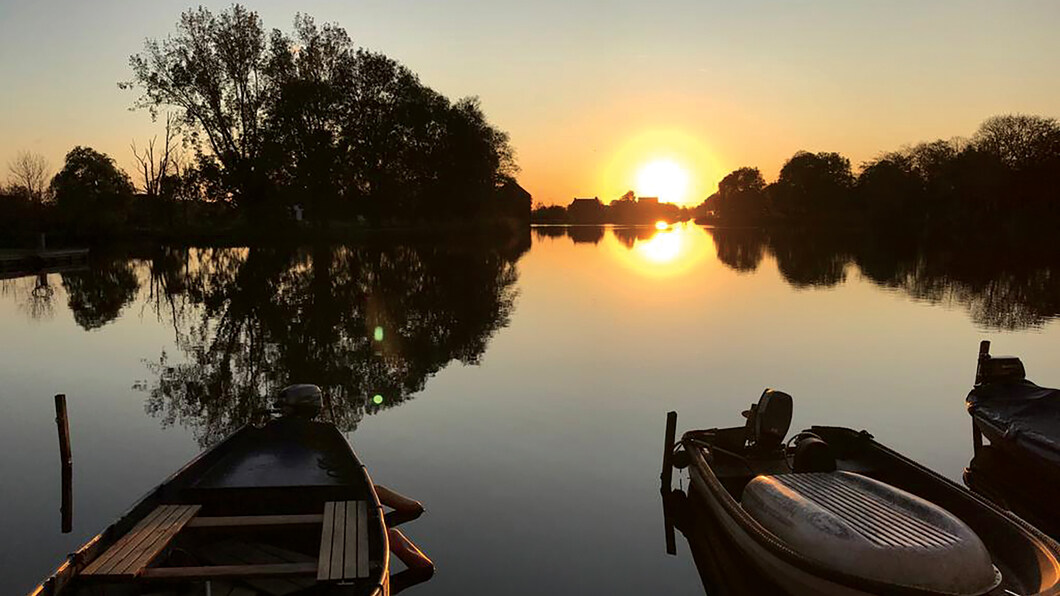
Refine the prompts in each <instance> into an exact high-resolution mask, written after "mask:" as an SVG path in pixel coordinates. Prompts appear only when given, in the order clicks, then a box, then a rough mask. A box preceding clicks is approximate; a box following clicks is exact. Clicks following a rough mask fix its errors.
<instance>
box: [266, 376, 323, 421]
mask: <svg viewBox="0 0 1060 596" xmlns="http://www.w3.org/2000/svg"><path fill="white" fill-rule="evenodd" d="M323 403H324V399H323V393H322V392H321V391H320V387H317V386H316V385H310V384H308V383H302V384H298V385H289V386H287V387H284V388H283V389H282V390H281V391H280V393H279V394H277V396H276V409H277V410H279V411H280V414H281V415H282V416H297V417H299V418H315V417H316V416H317V415H318V414H320V410H321V408H322V407H323Z"/></svg>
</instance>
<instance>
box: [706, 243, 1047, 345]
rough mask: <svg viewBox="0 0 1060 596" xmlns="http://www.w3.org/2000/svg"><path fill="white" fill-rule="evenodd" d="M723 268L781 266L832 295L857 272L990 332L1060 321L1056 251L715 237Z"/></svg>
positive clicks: (789, 276) (796, 282)
mask: <svg viewBox="0 0 1060 596" xmlns="http://www.w3.org/2000/svg"><path fill="white" fill-rule="evenodd" d="M708 233H709V234H710V235H711V237H712V239H713V240H714V246H715V249H716V252H717V255H718V260H719V261H721V262H722V263H724V264H725V265H727V266H729V267H730V268H732V269H734V270H736V271H739V272H753V271H755V270H756V269H757V268H758V267H759V265H760V264H761V263H762V260H763V257H764V256H771V257H773V258H774V259H775V261H776V264H777V270H778V271H779V272H780V274H781V275H782V276H783V277H784V279H785V281H787V282H788V283H789V284H791V285H792V286H794V287H797V288H807V287H831V286H835V285H837V284H840V283H843V282H844V281H845V280H846V279H847V276H848V275H849V274H850V273H851V272H852V271H857V272H860V274H861V275H862V276H863V277H865V278H867V279H869V280H871V281H872V282H873V283H875V284H877V285H879V286H882V287H886V288H892V289H895V290H899V291H902V292H905V293H906V294H908V295H909V296H911V297H913V298H915V299H917V300H925V301H928V302H932V303H939V304H958V305H961V306H963V307H964V308H965V309H967V310H968V312H969V313H970V314H971V316H972V319H973V320H974V321H975V322H976V324H978V325H980V326H982V327H986V328H990V329H1008V330H1014V329H1022V328H1026V327H1033V326H1039V325H1042V324H1044V323H1045V322H1047V321H1049V320H1050V319H1053V318H1055V317H1056V316H1058V315H1060V277H1058V276H1057V275H1056V274H1055V273H1056V271H1055V268H1056V263H1058V262H1060V255H1058V254H1057V247H1056V246H1052V245H1049V244H1048V243H1041V242H1034V241H1033V240H1031V239H1028V240H1027V242H1026V243H1025V244H1022V245H1019V246H1013V245H1012V244H1011V243H1004V242H1000V241H991V240H989V239H987V238H980V239H979V241H978V242H975V243H964V244H960V243H940V242H928V241H925V240H922V239H919V238H915V237H908V236H905V235H903V234H900V233H891V232H886V231H884V232H882V233H871V232H865V231H858V232H853V231H828V230H820V229H815V230H808V229H788V230H768V231H767V230H762V229H754V228H746V229H710V230H708Z"/></svg>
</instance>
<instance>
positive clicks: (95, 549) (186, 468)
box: [28, 419, 390, 596]
mask: <svg viewBox="0 0 1060 596" xmlns="http://www.w3.org/2000/svg"><path fill="white" fill-rule="evenodd" d="M278 420H281V419H274V420H273V421H270V422H275V421H278ZM325 424H327V423H325ZM327 425H328V426H329V428H330V431H331V432H334V433H335V435H336V436H337V438H338V439H339V440H340V441H341V443H342V444H343V445H345V453H346V454H348V455H349V456H350V457H352V458H353V461H354V462H356V463H357V468H358V469H359V470H360V471H361V474H362V477H363V479H364V480H365V482H366V483H367V485H368V494H369V496H370V498H371V505H372V507H373V508H374V509H375V512H376V515H375V517H376V519H377V520H378V525H379V526H382V527H381V530H380V532H379V534H380V535H381V536H380V538H381V545H380V547H381V548H382V552H383V556H382V558H381V560H382V563H383V564H382V566H381V569H380V572H379V574H378V576H379V577H378V578H377V579H375V580H374V584H375V585H374V588H373V589H371V590H369V588H368V586H365V593H366V594H370V595H371V596H376V595H383V594H387V593H388V589H387V585H388V583H389V582H388V581H387V576H388V575H389V572H390V538H389V533H388V529H387V527H386V521H385V512H384V511H383V505H382V503H381V502H380V500H379V495H378V494H377V493H376V490H375V483H374V482H373V481H372V478H371V475H370V474H369V473H368V468H367V467H366V466H365V465H364V463H363V462H362V461H361V460H360V458H359V457H357V453H356V452H355V451H354V450H353V446H352V445H350V442H349V441H348V440H347V439H346V437H345V436H343V434H342V433H341V432H340V431H339V430H338V428H336V427H335V426H334V425H333V424H327ZM256 428H259V427H257V426H255V425H253V424H244V425H243V426H240V427H239V428H237V429H235V430H234V431H232V432H230V433H229V434H228V435H226V436H225V437H224V438H222V439H221V440H220V441H218V442H217V443H215V444H214V445H212V446H210V447H209V448H207V449H205V450H203V451H201V452H199V453H198V454H197V455H195V456H194V457H193V458H191V459H190V460H188V461H187V462H185V463H184V465H182V466H181V467H180V468H178V469H177V470H176V471H174V472H172V473H170V474H169V475H168V476H166V478H165V479H163V480H162V481H161V482H159V483H158V484H157V485H155V486H154V487H152V488H151V489H149V490H148V491H147V492H146V493H144V494H143V495H142V496H141V497H140V498H139V499H137V500H136V501H135V502H133V504H132V505H130V506H129V507H127V508H126V509H125V510H124V511H123V512H122V513H121V514H120V515H119V516H118V517H117V519H115V520H114V521H113V522H111V523H110V524H109V525H108V526H107V527H105V528H103V529H102V530H100V531H99V532H98V533H96V534H95V535H94V536H92V537H91V538H89V539H88V540H86V541H85V542H84V543H83V544H82V545H81V546H80V547H78V549H77V550H76V551H74V552H72V553H70V554H69V555H67V556H66V559H64V560H63V561H62V562H61V563H59V565H58V566H56V567H55V568H54V570H53V571H52V572H51V573H50V574H49V575H48V577H46V578H45V579H44V580H43V581H41V582H40V583H39V584H37V585H36V586H35V587H34V588H32V589H31V590H30V592H28V596H58V595H59V594H61V593H62V591H63V590H64V589H65V588H66V587H67V586H68V585H69V584H70V582H72V581H73V580H74V579H76V578H77V577H78V575H79V574H80V572H81V571H82V570H83V569H84V568H85V567H87V566H88V565H89V564H91V563H92V561H94V560H95V559H96V558H97V557H99V556H100V555H101V554H102V553H103V552H105V551H106V549H107V548H108V547H110V546H111V545H112V544H114V543H115V542H116V541H117V540H118V539H120V538H121V536H122V535H124V533H125V532H118V531H117V528H118V527H120V526H121V525H122V524H128V525H129V526H130V528H131V526H133V525H135V524H136V523H137V522H139V521H140V520H141V519H143V517H144V516H145V515H146V513H147V512H141V514H140V515H135V516H134V514H135V513H136V512H137V510H138V509H140V508H144V509H150V508H151V507H150V505H152V504H157V503H156V502H157V501H159V500H160V499H161V495H162V492H163V491H164V490H165V489H166V488H167V487H169V486H170V485H172V484H175V483H176V482H178V481H179V480H181V479H182V478H183V477H184V476H186V475H187V474H189V473H191V471H192V470H193V469H195V468H197V467H199V466H202V465H205V464H206V463H207V461H208V460H214V459H218V458H220V457H222V456H223V455H224V454H226V453H228V452H230V450H232V449H233V448H234V447H233V445H234V442H235V441H236V440H237V439H238V437H239V436H241V435H243V434H246V433H249V432H253V430H254V429H256ZM130 528H126V530H125V531H126V532H127V531H128V530H129V529H130ZM368 579H369V581H372V579H371V578H368Z"/></svg>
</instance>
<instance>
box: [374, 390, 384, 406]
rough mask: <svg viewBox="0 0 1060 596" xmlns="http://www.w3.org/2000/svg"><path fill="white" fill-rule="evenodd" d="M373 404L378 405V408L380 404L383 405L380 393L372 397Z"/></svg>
mask: <svg viewBox="0 0 1060 596" xmlns="http://www.w3.org/2000/svg"><path fill="white" fill-rule="evenodd" d="M372 403H373V404H375V405H377V406H378V405H379V404H381V403H383V396H382V395H379V394H378V393H376V394H375V395H373V396H372Z"/></svg>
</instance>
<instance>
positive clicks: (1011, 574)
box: [681, 427, 1060, 596]
mask: <svg viewBox="0 0 1060 596" xmlns="http://www.w3.org/2000/svg"><path fill="white" fill-rule="evenodd" d="M729 430H740V431H742V429H721V430H720V431H707V432H726V431H729ZM810 431H812V432H814V433H815V434H817V435H819V436H822V437H825V438H826V439H827V440H828V441H829V443H831V444H833V445H837V444H838V445H839V447H838V451H840V452H841V455H844V456H848V457H851V458H853V459H851V460H849V461H845V462H844V465H848V466H850V465H861V466H862V469H860V470H857V471H860V472H864V473H866V474H868V475H870V476H871V475H873V472H876V473H877V475H879V476H882V477H881V478H878V479H880V480H884V481H887V482H888V483H889V484H892V485H893V486H895V487H897V488H900V489H903V490H905V491H907V492H910V493H913V494H915V495H917V496H919V497H921V498H923V499H925V500H927V501H930V502H932V503H935V504H936V505H938V506H940V507H942V508H943V509H946V510H948V511H950V513H952V514H953V515H956V516H957V517H958V518H960V519H961V520H962V521H963V522H965V523H966V524H968V525H969V526H970V527H971V528H972V529H973V531H975V532H976V534H978V535H979V536H980V537H981V538H983V539H984V542H985V543H987V547H988V549H989V551H990V553H991V556H992V557H993V559H994V563H995V567H996V568H998V569H999V570H1000V572H1001V573H1002V577H1003V582H1004V583H1003V584H1002V589H1003V590H1004V589H1008V590H1011V592H1012V593H1018V594H1025V595H1030V594H1035V595H1043V596H1044V595H1057V594H1060V545H1058V544H1057V543H1056V542H1054V541H1053V540H1052V539H1050V538H1048V537H1047V536H1045V535H1044V534H1042V533H1041V532H1039V531H1038V530H1036V529H1034V528H1033V527H1031V526H1029V525H1028V524H1026V522H1023V521H1022V520H1020V519H1018V518H1016V517H1015V516H1012V515H1010V514H1008V513H1006V512H1004V511H1002V510H1001V509H998V508H997V507H996V506H994V505H993V504H991V503H989V502H988V501H986V500H984V499H983V498H981V497H979V496H978V495H975V494H973V493H971V492H970V491H968V490H966V489H964V488H962V487H960V486H959V485H956V484H954V483H953V482H951V481H949V480H948V479H946V478H943V477H942V476H939V475H938V474H936V473H934V472H932V471H930V470H928V469H927V468H924V467H923V466H920V465H919V464H916V463H915V462H913V461H912V460H909V459H907V458H904V457H903V456H901V455H900V454H897V453H895V452H893V451H891V450H889V449H887V448H886V447H884V446H882V445H880V444H878V443H876V442H875V441H874V440H872V438H871V436H870V435H868V434H867V433H858V432H855V431H852V430H850V429H841V428H836V427H813V428H812V429H810ZM690 436H694V438H689V437H690ZM681 444H682V447H683V449H684V450H685V452H687V453H688V455H689V474H690V477H691V482H692V486H693V488H694V490H695V491H696V492H697V493H699V494H700V495H701V496H702V498H701V499H698V502H700V503H701V504H702V505H701V506H702V507H704V508H706V509H707V513H708V514H709V515H711V516H712V517H713V519H714V520H716V522H717V524H718V526H719V527H720V528H721V530H722V531H723V532H724V533H725V534H726V535H727V537H728V538H730V539H731V541H732V543H733V544H734V545H735V546H736V547H737V548H738V549H739V550H740V552H741V553H742V554H743V555H744V556H745V557H746V558H747V559H748V560H749V561H752V562H753V563H754V565H755V566H756V567H757V568H758V569H759V570H760V571H761V572H762V573H763V574H765V575H766V576H768V578H769V579H770V581H772V582H773V583H776V584H777V585H779V586H782V587H783V589H784V591H785V592H788V593H791V594H797V595H803V594H806V595H810V594H828V595H861V594H874V595H876V594H921V595H929V594H937V592H933V591H930V590H927V589H923V588H914V587H907V586H901V585H897V584H887V583H884V582H879V581H874V580H865V579H863V578H858V577H853V576H848V575H845V574H841V573H837V572H834V571H833V570H829V569H822V567H821V565H820V564H818V563H816V562H815V561H813V560H810V559H807V558H806V557H804V556H803V555H801V554H800V553H796V552H793V551H791V550H790V549H789V548H788V547H787V546H786V545H784V544H783V543H782V542H781V541H780V540H779V539H777V538H776V537H775V536H773V535H772V534H770V533H769V532H768V530H766V529H765V528H763V527H761V525H759V524H758V523H757V522H755V521H754V520H753V519H752V518H750V516H748V514H747V513H746V512H745V511H743V509H742V508H741V506H740V504H739V502H738V498H739V491H741V490H742V488H739V489H734V488H733V486H734V481H733V477H732V476H730V475H729V473H730V472H732V471H733V470H736V469H737V468H736V467H730V468H726V467H725V464H719V459H722V458H724V457H726V456H725V452H724V450H721V449H719V450H717V451H716V452H715V453H710V448H711V445H710V444H709V440H706V439H703V438H702V432H701V431H693V432H692V433H686V435H685V438H684V439H682V443H681ZM726 449H731V446H729V445H726ZM851 452H858V455H857V456H856V457H855V456H850V453H851ZM856 458H863V459H862V460H859V461H855V459H856ZM711 462H713V465H712V463H711ZM718 465H721V466H722V467H721V469H722V473H721V476H722V477H723V478H719V477H718V475H717V474H715V471H714V469H713V467H714V466H718ZM873 467H875V470H870V468H873ZM752 468H753V466H752ZM743 473H744V474H746V475H749V476H753V475H754V474H756V473H762V472H754V471H752V472H748V471H747V468H745V469H744V470H743ZM765 473H771V472H769V471H767V472H765ZM744 482H746V480H744ZM737 484H738V483H737ZM732 490H736V493H735V494H736V496H735V497H734V493H732V492H730V491H732ZM990 593H993V592H990ZM997 593H999V594H1003V593H1005V592H1004V591H1000V592H997Z"/></svg>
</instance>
